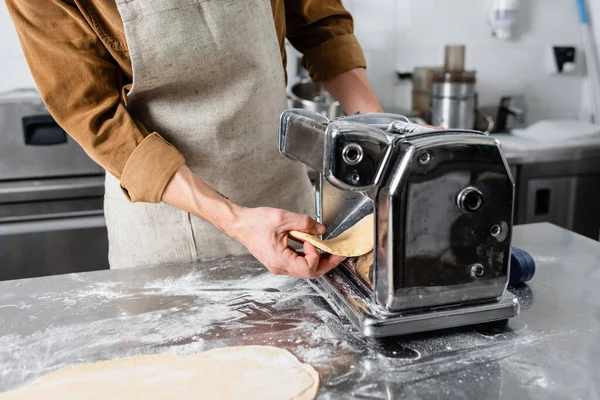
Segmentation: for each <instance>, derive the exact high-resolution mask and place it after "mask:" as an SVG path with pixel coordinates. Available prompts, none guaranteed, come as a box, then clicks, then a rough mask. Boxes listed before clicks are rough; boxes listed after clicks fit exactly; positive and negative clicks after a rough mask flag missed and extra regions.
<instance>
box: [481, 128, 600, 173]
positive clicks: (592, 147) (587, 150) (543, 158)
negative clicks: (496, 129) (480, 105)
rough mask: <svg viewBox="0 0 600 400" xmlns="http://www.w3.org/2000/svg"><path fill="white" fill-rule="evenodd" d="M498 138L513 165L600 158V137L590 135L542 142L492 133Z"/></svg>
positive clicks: (507, 158) (508, 134)
mask: <svg viewBox="0 0 600 400" xmlns="http://www.w3.org/2000/svg"><path fill="white" fill-rule="evenodd" d="M491 136H492V137H493V138H495V139H498V141H499V142H500V144H501V146H502V149H503V150H504V155H505V157H506V160H507V161H508V163H509V164H511V165H519V164H533V163H544V162H558V161H574V160H581V159H587V158H600V137H599V136H590V137H583V138H579V139H573V140H569V141H563V142H540V141H536V140H532V139H525V138H522V137H519V136H515V135H512V134H510V133H499V134H492V135H491Z"/></svg>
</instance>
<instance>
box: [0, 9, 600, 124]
mask: <svg viewBox="0 0 600 400" xmlns="http://www.w3.org/2000/svg"><path fill="white" fill-rule="evenodd" d="M343 2H344V4H345V5H346V7H347V8H348V9H349V10H350V11H351V12H352V13H353V15H354V18H355V27H356V35H357V36H358V38H359V40H360V42H361V44H362V46H363V48H364V50H365V53H366V55H367V59H368V63H369V69H368V73H369V77H370V80H371V82H372V83H373V86H374V89H375V91H376V92H377V94H378V95H379V97H380V98H381V101H382V102H383V103H384V104H385V105H386V106H391V107H401V108H407V107H410V91H411V87H410V83H409V82H400V81H398V79H397V77H396V71H410V70H412V68H413V67H414V66H426V65H440V64H442V63H443V48H444V45H446V44H464V45H466V46H467V67H468V68H470V69H475V70H477V72H478V79H479V81H478V87H479V92H480V99H481V103H482V104H483V105H488V106H495V105H496V104H497V103H498V101H499V98H500V96H502V95H505V94H515V93H525V94H526V96H527V99H528V104H529V108H530V110H529V111H530V112H529V117H530V118H529V121H530V122H534V121H536V120H539V119H541V118H549V117H567V118H574V117H578V115H579V114H580V108H581V107H585V106H586V104H587V103H588V102H587V95H586V92H585V86H586V85H587V81H586V79H585V78H584V75H585V67H584V62H583V61H584V60H583V59H582V58H580V59H579V65H578V69H577V72H576V73H575V74H574V75H573V76H550V75H549V74H547V73H546V72H545V69H546V64H547V61H546V60H547V59H546V54H547V52H548V51H549V48H550V46H552V45H574V46H577V47H578V50H579V51H580V55H581V50H582V49H581V47H582V40H581V30H580V26H579V23H578V18H577V14H576V8H575V0H521V9H520V21H519V27H518V31H517V38H516V39H515V40H514V41H510V42H504V41H500V40H497V39H494V38H493V37H491V35H490V31H489V28H488V26H487V24H486V21H485V16H486V6H487V3H488V2H487V0H343ZM588 4H589V5H590V8H591V9H592V13H593V14H594V15H596V20H597V21H598V22H597V23H596V26H595V28H596V43H598V44H600V1H598V0H588ZM33 85H34V82H33V79H32V77H31V75H30V73H29V70H28V68H27V64H26V62H25V58H24V57H23V54H22V51H21V48H20V46H19V42H18V39H17V35H16V32H15V30H14V27H13V25H12V21H11V19H10V17H9V15H8V11H7V10H6V5H5V3H4V2H3V1H2V2H0V92H2V91H6V90H10V89H13V88H19V87H30V86H33Z"/></svg>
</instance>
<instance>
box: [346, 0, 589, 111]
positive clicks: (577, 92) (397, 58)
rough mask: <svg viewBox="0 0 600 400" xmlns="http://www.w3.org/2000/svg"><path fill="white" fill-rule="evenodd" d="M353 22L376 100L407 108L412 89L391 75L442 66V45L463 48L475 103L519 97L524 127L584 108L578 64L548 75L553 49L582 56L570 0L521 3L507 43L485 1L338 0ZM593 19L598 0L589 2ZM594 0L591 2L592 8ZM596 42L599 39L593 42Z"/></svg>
mask: <svg viewBox="0 0 600 400" xmlns="http://www.w3.org/2000/svg"><path fill="white" fill-rule="evenodd" d="M343 2H344V5H345V6H346V7H347V8H348V10H350V11H351V12H352V14H353V16H354V19H355V32H356V35H357V36H358V38H359V41H360V42H361V45H362V46H363V49H364V51H365V53H366V54H367V60H368V63H369V64H368V74H369V78H370V80H371V82H372V85H373V87H374V89H375V91H376V92H377V94H378V96H379V97H380V99H381V101H382V103H383V104H384V105H387V106H395V107H402V108H408V107H410V97H411V95H410V92H411V85H410V83H409V82H404V83H402V82H399V81H398V79H397V78H396V76H395V72H396V71H402V72H409V71H411V70H412V69H413V67H415V66H431V65H441V64H443V57H444V55H443V53H444V46H445V45H446V44H463V45H466V47H467V57H466V58H467V59H466V63H467V68H468V69H474V70H476V71H477V75H478V91H479V95H480V102H481V104H482V105H484V106H496V105H497V104H498V102H499V99H500V97H501V96H502V95H510V94H517V93H524V94H525V95H526V97H527V100H528V106H529V109H530V110H529V118H528V120H529V122H535V121H536V120H539V119H542V118H551V117H555V118H562V117H566V118H577V117H578V116H579V114H580V106H581V105H582V104H581V102H582V98H583V94H582V89H583V86H584V85H585V84H586V83H587V80H585V79H584V76H585V67H584V62H583V59H581V58H580V61H582V62H581V63H580V64H579V66H578V70H577V72H576V74H574V75H573V76H551V75H550V74H548V73H546V63H547V61H546V58H545V57H546V55H547V53H546V52H548V51H549V48H550V47H551V46H552V45H572V46H576V47H577V48H578V51H579V52H580V55H581V52H582V46H583V44H582V35H581V28H580V25H579V22H578V16H577V9H576V7H575V1H574V0H521V2H520V3H521V7H520V14H519V26H518V29H517V32H516V33H517V35H516V38H515V40H513V41H501V40H498V39H495V38H493V37H492V36H491V34H490V29H489V27H488V26H487V23H486V8H487V5H488V0H343ZM588 2H589V3H590V5H591V6H592V7H591V8H592V12H593V13H594V12H595V15H597V16H598V17H597V18H596V20H598V21H599V23H598V24H596V28H597V36H598V37H599V38H600V1H599V0H588ZM592 3H593V4H592ZM597 42H599V43H600V41H597Z"/></svg>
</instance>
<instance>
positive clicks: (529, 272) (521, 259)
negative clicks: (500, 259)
mask: <svg viewBox="0 0 600 400" xmlns="http://www.w3.org/2000/svg"><path fill="white" fill-rule="evenodd" d="M534 274H535V261H534V260H533V257H531V255H530V254H529V253H528V252H526V251H524V250H521V249H517V248H516V247H513V248H512V249H511V253H510V284H511V285H514V284H516V283H525V282H528V281H530V280H531V278H533V275H534Z"/></svg>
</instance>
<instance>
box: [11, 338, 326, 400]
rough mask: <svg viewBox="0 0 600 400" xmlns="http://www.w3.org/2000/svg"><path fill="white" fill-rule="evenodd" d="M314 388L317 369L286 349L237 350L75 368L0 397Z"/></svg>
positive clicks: (58, 399) (217, 395)
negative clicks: (302, 361)
mask: <svg viewBox="0 0 600 400" xmlns="http://www.w3.org/2000/svg"><path fill="white" fill-rule="evenodd" d="M318 388H319V374H318V373H317V371H315V370H314V368H312V367H311V366H310V365H307V364H302V363H300V362H299V361H298V359H297V358H296V357H294V356H293V355H292V354H291V353H289V352H288V351H286V350H283V349H279V348H277V347H270V346H240V347H225V348H220V349H215V350H210V351H207V352H204V353H200V354H194V355H189V356H178V355H176V354H157V355H142V356H135V357H129V358H123V359H119V360H110V361H102V362H97V363H92V364H81V365H75V366H71V367H66V368H62V369H60V370H58V371H55V372H52V373H50V374H48V375H45V376H43V377H41V378H40V379H38V380H36V381H33V382H32V383H30V384H27V385H25V386H22V387H21V388H17V389H15V390H13V391H9V392H6V393H3V394H0V399H2V400H23V399H48V400H69V399H86V400H94V399H98V400H99V399H102V400H106V399H114V400H121V399H123V400H124V399H128V400H129V399H147V400H150V399H155V400H163V399H169V400H172V399H236V400H237V399H250V400H254V399H261V400H262V399H269V400H271V399H272V400H280V399H281V400H282V399H286V400H288V399H295V400H312V399H314V398H315V396H316V394H317V391H318Z"/></svg>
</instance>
